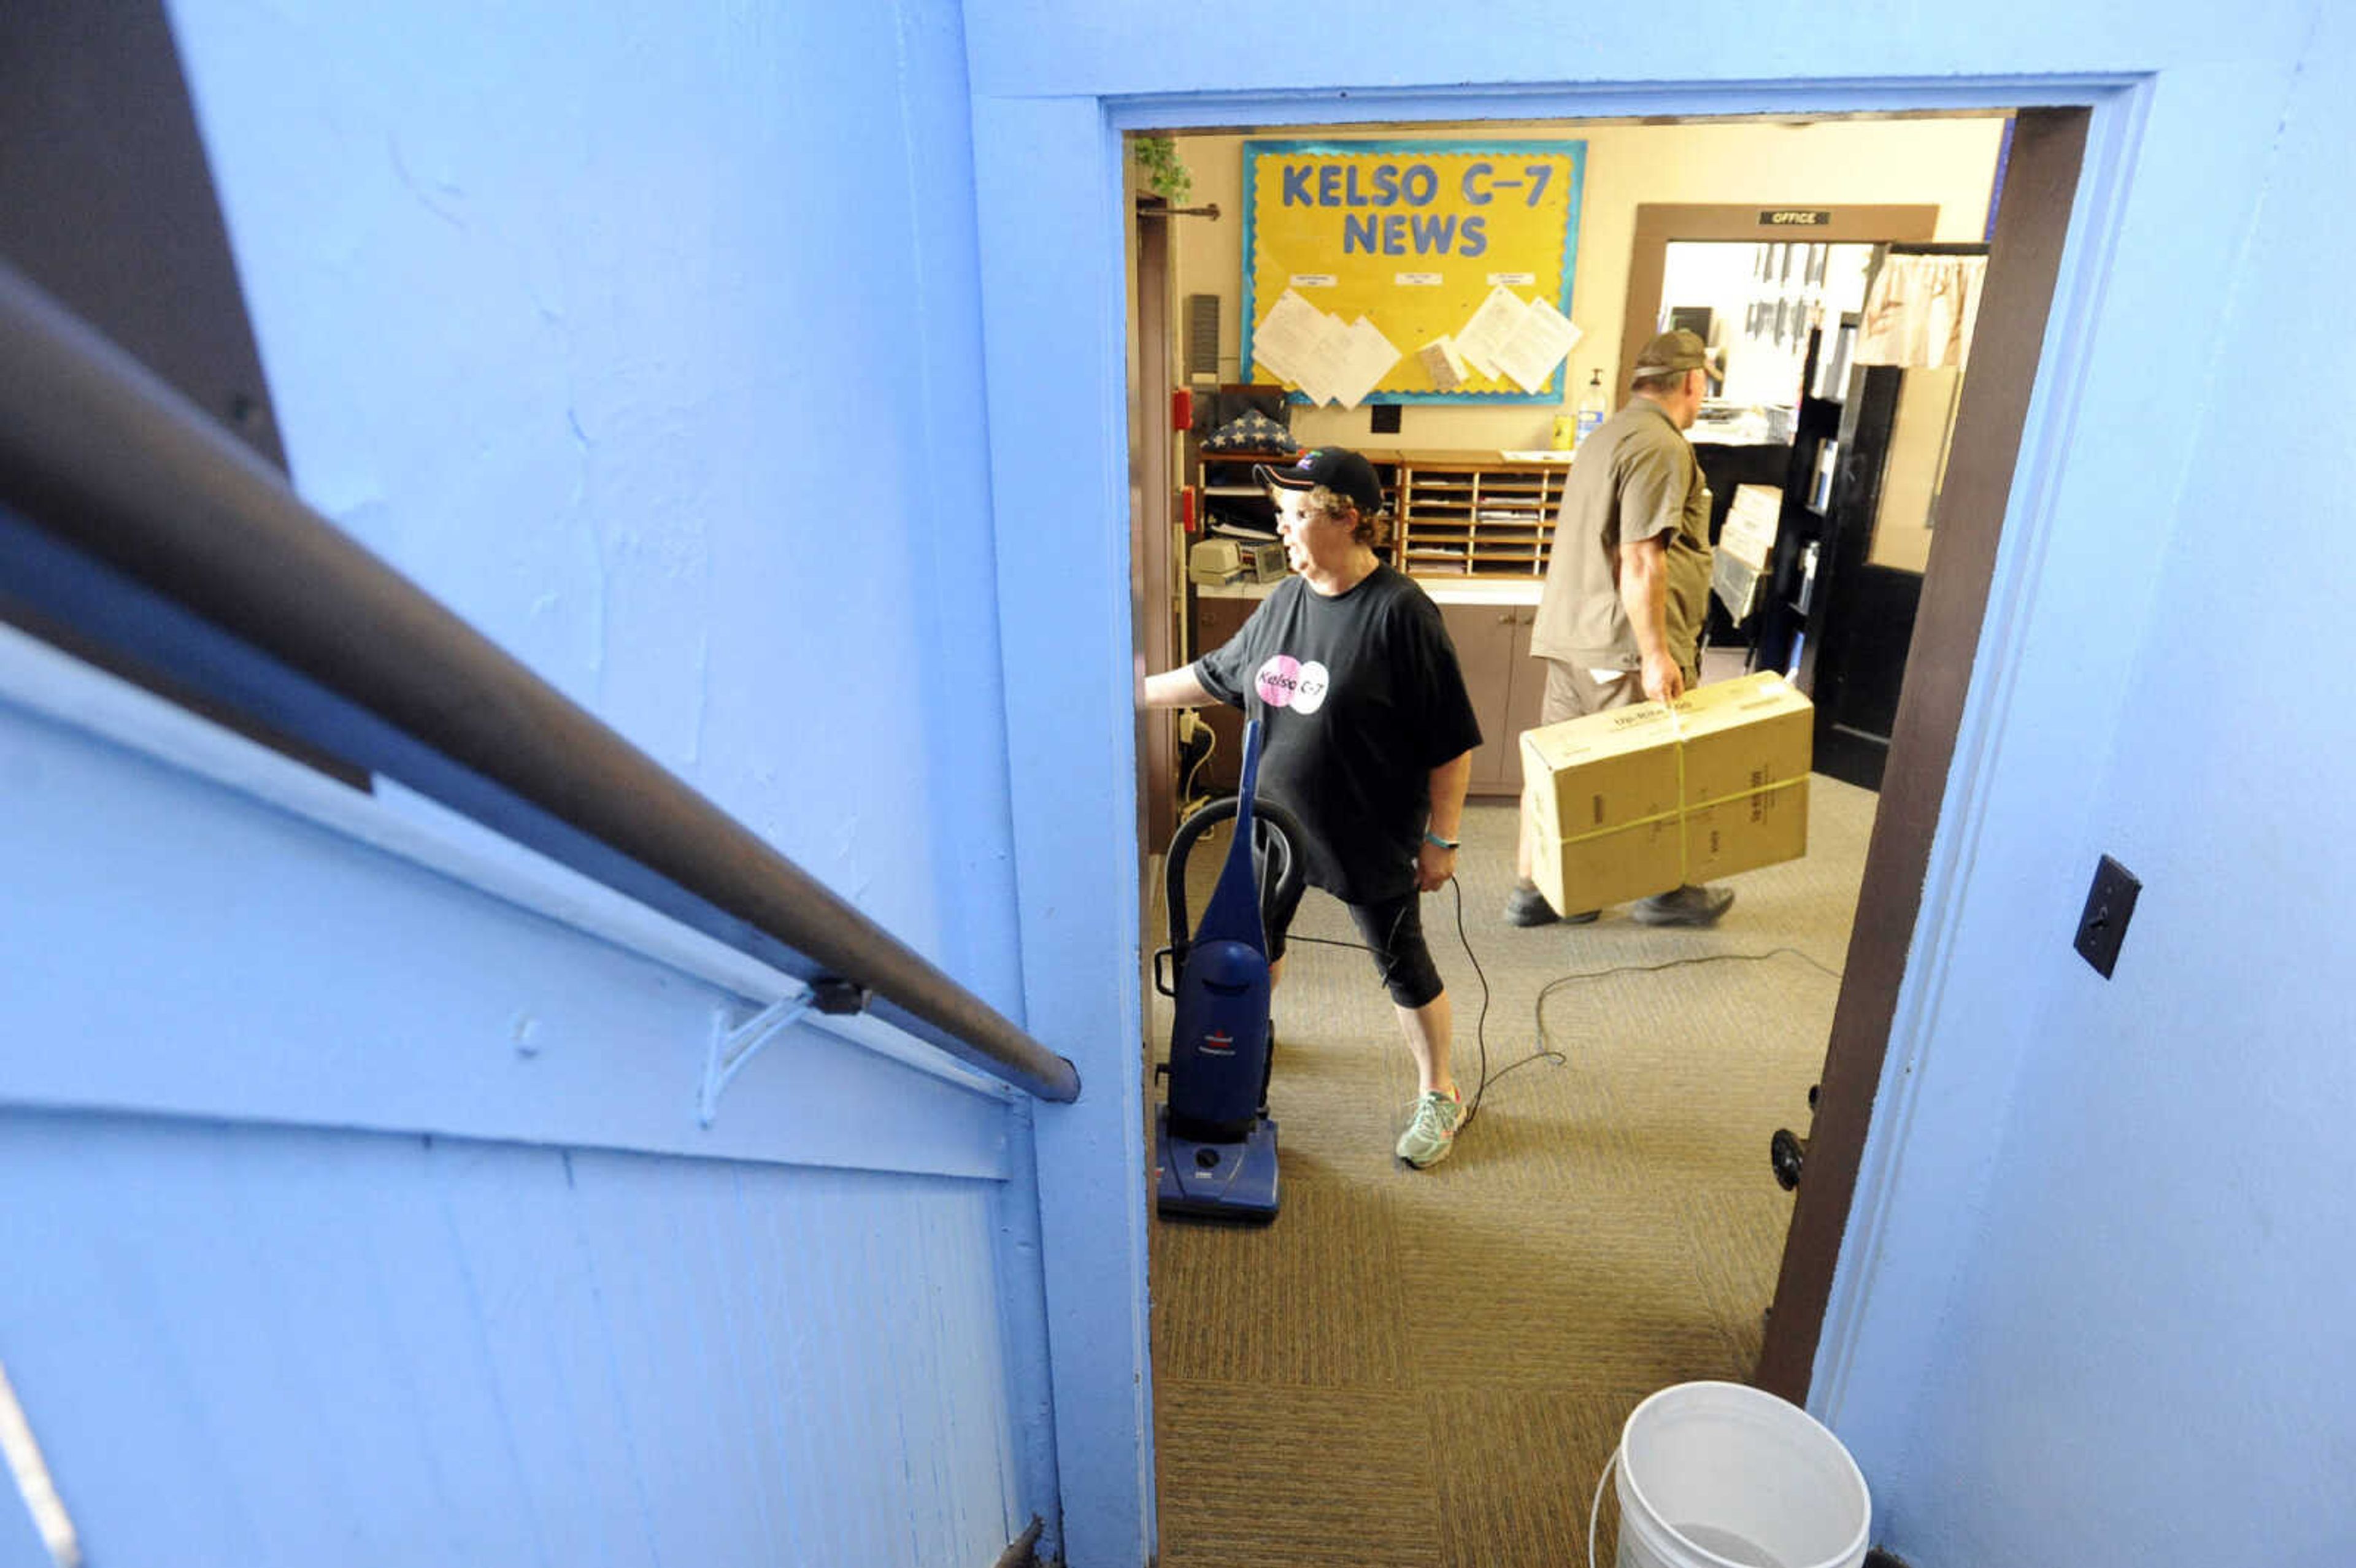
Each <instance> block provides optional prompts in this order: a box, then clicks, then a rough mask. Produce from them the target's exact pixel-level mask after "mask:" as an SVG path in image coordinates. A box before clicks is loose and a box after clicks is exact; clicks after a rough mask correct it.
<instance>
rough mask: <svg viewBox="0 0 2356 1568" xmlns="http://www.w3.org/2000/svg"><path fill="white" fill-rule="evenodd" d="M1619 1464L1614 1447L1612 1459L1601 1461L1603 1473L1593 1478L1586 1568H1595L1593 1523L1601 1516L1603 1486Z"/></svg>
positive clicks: (1618, 1454) (1617, 1452)
mask: <svg viewBox="0 0 2356 1568" xmlns="http://www.w3.org/2000/svg"><path fill="white" fill-rule="evenodd" d="M1619 1462H1620V1450H1619V1448H1618V1447H1617V1446H1616V1445H1615V1446H1614V1447H1613V1448H1612V1457H1610V1458H1609V1459H1606V1460H1604V1461H1603V1473H1602V1474H1601V1475H1600V1476H1598V1477H1595V1500H1594V1501H1593V1502H1591V1503H1589V1504H1588V1505H1587V1568H1595V1523H1596V1520H1599V1519H1601V1517H1602V1515H1603V1484H1604V1483H1605V1482H1606V1481H1609V1480H1610V1479H1611V1478H1612V1467H1613V1466H1614V1465H1617V1464H1618V1463H1619Z"/></svg>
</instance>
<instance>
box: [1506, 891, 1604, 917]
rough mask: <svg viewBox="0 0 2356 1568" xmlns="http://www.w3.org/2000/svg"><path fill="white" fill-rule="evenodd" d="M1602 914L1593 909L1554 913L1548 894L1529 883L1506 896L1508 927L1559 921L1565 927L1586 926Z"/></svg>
mask: <svg viewBox="0 0 2356 1568" xmlns="http://www.w3.org/2000/svg"><path fill="white" fill-rule="evenodd" d="M1601 913H1602V911H1601V910H1592V909H1591V910H1589V911H1588V912H1586V913H1585V914H1574V915H1570V916H1568V917H1566V916H1563V915H1558V914H1557V913H1555V912H1554V905H1552V904H1550V903H1548V902H1547V900H1546V894H1544V893H1542V892H1540V891H1538V890H1537V886H1536V884H1534V883H1529V882H1523V883H1520V884H1517V885H1516V886H1515V889H1514V891H1512V892H1510V893H1507V894H1506V895H1505V923H1506V924H1507V925H1551V924H1553V923H1555V922H1556V921H1558V920H1559V921H1561V922H1562V923H1564V924H1565V925H1585V924H1587V923H1589V922H1590V921H1592V920H1593V919H1594V918H1595V917H1596V916H1597V915H1599V914H1601Z"/></svg>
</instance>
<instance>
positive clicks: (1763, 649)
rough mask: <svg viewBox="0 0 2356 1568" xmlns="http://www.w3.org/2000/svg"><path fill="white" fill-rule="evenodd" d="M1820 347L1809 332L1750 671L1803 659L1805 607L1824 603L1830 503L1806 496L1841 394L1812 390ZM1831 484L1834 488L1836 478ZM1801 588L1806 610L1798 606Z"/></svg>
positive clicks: (1832, 434) (1819, 334)
mask: <svg viewBox="0 0 2356 1568" xmlns="http://www.w3.org/2000/svg"><path fill="white" fill-rule="evenodd" d="M1825 352H1826V342H1825V330H1824V328H1822V327H1817V328H1815V329H1813V330H1812V331H1810V333H1809V334H1808V354H1807V360H1806V363H1805V364H1804V367H1803V368H1802V369H1801V373H1800V406H1799V408H1798V410H1797V411H1795V412H1794V416H1793V420H1792V445H1791V449H1790V454H1789V457H1788V458H1787V460H1786V463H1785V465H1784V469H1783V511H1782V514H1781V516H1780V517H1779V518H1778V519H1777V524H1776V529H1775V554H1774V557H1773V559H1772V560H1770V561H1769V562H1768V563H1767V567H1768V571H1767V577H1768V581H1767V586H1766V588H1765V590H1764V591H1763V592H1762V593H1761V594H1760V609H1759V611H1758V612H1757V614H1758V622H1759V624H1758V630H1757V632H1756V633H1755V634H1754V635H1753V636H1752V638H1751V656H1750V660H1749V665H1748V667H1750V668H1751V669H1753V670H1762V669H1773V670H1784V671H1790V670H1791V669H1792V667H1793V664H1794V655H1795V654H1796V655H1798V656H1800V657H1801V658H1802V659H1803V660H1804V659H1805V658H1806V657H1807V656H1808V655H1809V654H1810V653H1811V652H1812V650H1810V649H1809V648H1808V646H1807V643H1808V636H1807V632H1808V625H1809V614H1810V611H1811V610H1813V608H1814V607H1815V606H1816V605H1819V604H1821V603H1824V600H1823V588H1824V583H1823V581H1822V572H1823V566H1822V560H1823V558H1824V555H1825V553H1826V552H1825V549H1824V542H1825V533H1826V512H1827V511H1829V509H1830V508H1829V507H1827V508H1826V510H1823V511H1820V510H1818V509H1817V508H1816V507H1812V506H1810V505H1809V504H1808V496H1809V494H1810V492H1811V491H1812V490H1813V488H1814V487H1815V474H1816V454H1817V453H1818V451H1819V450H1820V449H1821V448H1822V447H1823V445H1824V443H1826V442H1827V441H1833V440H1837V439H1838V438H1839V436H1840V432H1841V422H1842V421H1841V404H1842V399H1841V398H1838V397H1832V398H1820V397H1817V396H1816V395H1815V387H1816V380H1817V377H1816V362H1817V358H1818V357H1819V356H1820V355H1822V354H1824V353H1825ZM1840 390H1842V391H1843V392H1844V393H1845V392H1846V389H1840ZM1834 488H1835V490H1836V492H1837V491H1838V488H1839V480H1838V478H1837V477H1836V478H1835V480H1834ZM1811 545H1814V546H1815V547H1817V549H1816V558H1817V560H1818V563H1819V564H1818V567H1817V572H1818V581H1816V582H1815V583H1814V584H1813V585H1810V584H1808V582H1807V576H1808V574H1807V571H1806V566H1805V563H1806V561H1807V560H1808V547H1809V546H1811ZM1803 593H1806V595H1807V603H1808V605H1809V609H1803V608H1802V607H1801V599H1802V595H1803ZM1800 684H1801V688H1802V689H1803V690H1805V689H1806V688H1807V683H1806V680H1805V678H1804V677H1802V678H1801V680H1800Z"/></svg>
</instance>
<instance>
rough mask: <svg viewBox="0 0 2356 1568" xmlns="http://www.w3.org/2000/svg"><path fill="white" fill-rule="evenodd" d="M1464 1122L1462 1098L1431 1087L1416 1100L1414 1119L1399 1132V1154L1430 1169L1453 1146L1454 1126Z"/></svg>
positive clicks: (1409, 1162)
mask: <svg viewBox="0 0 2356 1568" xmlns="http://www.w3.org/2000/svg"><path fill="white" fill-rule="evenodd" d="M1462 1125H1464V1102H1463V1101H1462V1100H1461V1099H1458V1098H1456V1097H1455V1096H1453V1095H1449V1094H1443V1093H1440V1091H1439V1090H1437V1089H1434V1090H1432V1091H1431V1092H1430V1093H1428V1094H1426V1095H1424V1097H1423V1098H1422V1099H1420V1100H1418V1101H1417V1102H1416V1103H1415V1119H1414V1120H1413V1121H1410V1122H1409V1123H1408V1125H1407V1131H1405V1132H1403V1133H1401V1134H1400V1135H1399V1141H1398V1157H1400V1158H1401V1159H1403V1160H1405V1161H1407V1162H1408V1164H1409V1165H1411V1166H1413V1167H1415V1168H1416V1169H1418V1170H1429V1169H1430V1168H1432V1167H1433V1166H1435V1165H1438V1164H1439V1163H1440V1161H1441V1160H1443V1159H1446V1158H1447V1157H1448V1156H1449V1154H1450V1152H1451V1150H1453V1149H1454V1148H1455V1147H1456V1129H1457V1128H1459V1127H1461V1126H1462Z"/></svg>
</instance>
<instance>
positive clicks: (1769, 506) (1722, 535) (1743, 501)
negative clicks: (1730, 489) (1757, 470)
mask: <svg viewBox="0 0 2356 1568" xmlns="http://www.w3.org/2000/svg"><path fill="white" fill-rule="evenodd" d="M1782 527H1783V491H1781V490H1779V489H1777V488H1776V487H1775V486H1774V485H1736V486H1735V487H1734V501H1733V504H1732V505H1730V506H1729V507H1727V509H1726V526H1725V527H1724V528H1720V529H1719V535H1718V553H1719V554H1720V555H1730V556H1732V557H1734V558H1735V559H1736V560H1740V561H1741V562H1742V563H1743V564H1744V565H1745V566H1748V567H1749V568H1751V571H1754V572H1759V571H1766V570H1767V562H1768V560H1770V559H1771V558H1772V557H1773V555H1774V553H1775V535H1776V533H1777V531H1778V530H1780V529H1781V528H1782Z"/></svg>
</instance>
